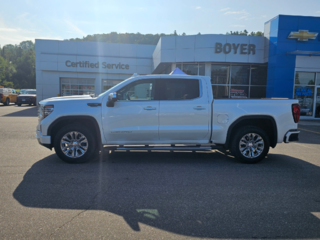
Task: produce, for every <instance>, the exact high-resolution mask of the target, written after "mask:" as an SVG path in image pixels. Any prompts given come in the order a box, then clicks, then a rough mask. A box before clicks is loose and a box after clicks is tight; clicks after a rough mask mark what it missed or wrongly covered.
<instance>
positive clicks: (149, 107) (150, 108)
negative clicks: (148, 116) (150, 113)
mask: <svg viewBox="0 0 320 240" xmlns="http://www.w3.org/2000/svg"><path fill="white" fill-rule="evenodd" d="M143 109H144V110H156V109H157V108H155V107H151V106H148V107H145V108H143Z"/></svg>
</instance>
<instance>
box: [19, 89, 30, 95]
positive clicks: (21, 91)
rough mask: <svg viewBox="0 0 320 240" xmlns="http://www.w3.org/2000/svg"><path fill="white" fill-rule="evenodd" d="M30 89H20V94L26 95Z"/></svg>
mask: <svg viewBox="0 0 320 240" xmlns="http://www.w3.org/2000/svg"><path fill="white" fill-rule="evenodd" d="M27 90H29V89H20V91H19V94H24V93H25V92H26V91H27Z"/></svg>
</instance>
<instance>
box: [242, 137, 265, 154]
mask: <svg viewBox="0 0 320 240" xmlns="http://www.w3.org/2000/svg"><path fill="white" fill-rule="evenodd" d="M239 149H240V152H241V154H242V155H243V156H244V157H246V158H256V157H258V156H260V154H261V153H262V152H263V149H264V141H263V138H262V137H261V136H260V135H259V134H256V133H248V134H246V135H244V136H243V137H242V138H241V139H240V142H239Z"/></svg>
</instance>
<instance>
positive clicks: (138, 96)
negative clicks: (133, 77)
mask: <svg viewBox="0 0 320 240" xmlns="http://www.w3.org/2000/svg"><path fill="white" fill-rule="evenodd" d="M155 82H156V80H155V79H145V80H137V81H135V82H132V83H130V84H128V85H127V86H125V87H123V88H122V89H120V90H119V91H117V97H118V101H150V100H154V95H155Z"/></svg>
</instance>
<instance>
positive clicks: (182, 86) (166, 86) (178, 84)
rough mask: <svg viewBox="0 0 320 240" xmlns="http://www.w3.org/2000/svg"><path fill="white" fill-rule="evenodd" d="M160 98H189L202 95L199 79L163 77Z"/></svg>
mask: <svg viewBox="0 0 320 240" xmlns="http://www.w3.org/2000/svg"><path fill="white" fill-rule="evenodd" d="M160 81H161V85H162V87H161V89H160V100H188V99H194V98H198V97H199V96H200V91H199V80H198V79H161V80H160Z"/></svg>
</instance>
